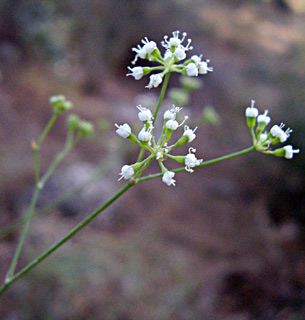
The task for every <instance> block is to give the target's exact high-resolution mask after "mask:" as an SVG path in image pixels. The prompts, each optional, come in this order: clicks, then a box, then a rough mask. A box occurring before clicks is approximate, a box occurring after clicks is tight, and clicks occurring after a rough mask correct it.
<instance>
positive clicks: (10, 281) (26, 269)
mask: <svg viewBox="0 0 305 320" xmlns="http://www.w3.org/2000/svg"><path fill="white" fill-rule="evenodd" d="M133 185H134V183H132V182H131V181H129V182H128V183H127V184H126V185H125V186H124V187H123V188H121V189H120V190H119V191H118V192H117V193H116V194H115V195H114V196H113V197H111V198H110V199H109V200H108V201H107V202H106V203H105V204H104V205H103V206H101V207H100V208H99V209H97V210H96V211H95V212H93V213H92V214H90V215H89V216H88V217H87V218H85V219H84V220H83V221H82V222H80V223H79V224H78V225H77V226H76V227H75V228H74V229H73V230H71V231H70V232H69V233H68V234H67V235H66V236H64V237H63V238H62V239H61V240H60V241H59V242H57V243H56V244H54V245H53V246H51V247H50V248H49V249H48V250H46V251H45V252H44V253H42V254H41V255H40V256H39V257H38V258H36V259H35V260H33V261H32V262H30V263H29V264H28V265H27V266H26V267H24V268H23V269H22V270H20V271H19V272H18V273H16V274H15V275H14V276H13V277H12V278H6V280H5V282H4V284H3V285H2V286H1V287H0V295H1V294H2V293H3V292H4V291H6V290H7V289H8V288H9V287H10V286H11V285H12V284H13V283H14V282H15V281H16V280H18V279H19V278H21V277H22V276H24V275H25V274H26V273H28V272H29V271H30V270H32V269H33V268H34V267H35V266H36V265H37V264H39V263H40V262H42V261H43V260H45V259H46V258H47V257H48V256H49V255H50V254H51V253H52V252H54V251H55V250H56V249H58V248H59V247H61V246H62V245H63V244H64V243H65V242H67V241H68V240H69V239H70V238H71V237H73V236H74V235H75V234H76V233H77V232H78V231H80V230H81V229H83V228H84V227H85V226H86V225H87V224H88V223H89V222H91V221H92V220H93V219H94V218H95V217H96V216H97V215H98V214H99V213H101V212H102V211H104V210H105V209H106V208H107V207H109V206H110V205H111V204H112V203H113V202H114V201H115V200H117V199H118V198H119V197H120V196H121V195H123V194H124V193H125V192H126V191H127V190H128V189H130V188H131V187H132V186H133Z"/></svg>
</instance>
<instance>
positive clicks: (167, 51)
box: [163, 49, 173, 60]
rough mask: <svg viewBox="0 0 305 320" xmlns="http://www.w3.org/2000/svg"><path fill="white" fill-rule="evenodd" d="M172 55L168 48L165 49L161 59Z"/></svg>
mask: <svg viewBox="0 0 305 320" xmlns="http://www.w3.org/2000/svg"><path fill="white" fill-rule="evenodd" d="M172 55H173V53H172V52H171V51H170V49H167V50H166V51H165V53H164V57H163V59H164V60H167V59H169V58H171V57H172Z"/></svg>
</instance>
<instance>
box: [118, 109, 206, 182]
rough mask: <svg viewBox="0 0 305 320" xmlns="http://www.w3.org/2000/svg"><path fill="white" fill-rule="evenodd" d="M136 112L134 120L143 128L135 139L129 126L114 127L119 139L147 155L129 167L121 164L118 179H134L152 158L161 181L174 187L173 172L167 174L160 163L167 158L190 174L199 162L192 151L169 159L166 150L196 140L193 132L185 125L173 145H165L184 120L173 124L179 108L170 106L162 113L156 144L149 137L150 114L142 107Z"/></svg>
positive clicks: (151, 123) (191, 149) (151, 130)
mask: <svg viewBox="0 0 305 320" xmlns="http://www.w3.org/2000/svg"><path fill="white" fill-rule="evenodd" d="M137 109H138V110H139V113H138V117H139V119H140V121H142V122H143V128H142V129H141V130H140V132H139V133H138V135H137V136H136V135H135V134H134V133H133V132H132V130H131V128H130V126H129V125H128V124H127V123H124V124H123V125H117V124H115V126H116V127H117V130H116V132H117V134H118V135H119V136H121V137H122V138H125V139H128V140H130V141H132V142H134V143H136V144H138V145H140V146H141V147H143V148H145V149H146V150H147V151H148V152H149V153H150V155H149V156H148V157H147V158H146V159H144V160H143V161H139V162H136V163H134V164H133V165H124V166H123V167H122V169H121V173H120V175H121V177H120V179H119V180H121V179H123V178H124V179H131V178H137V177H138V176H139V175H140V174H141V173H142V171H143V170H144V169H145V168H146V166H147V165H148V164H149V163H150V162H151V161H152V160H153V159H156V160H157V161H158V163H159V165H160V167H161V170H162V173H163V177H162V181H163V182H164V183H166V184H167V185H168V186H171V185H175V182H176V181H175V179H174V176H175V173H174V172H172V171H169V170H168V169H167V168H166V167H165V166H164V161H165V160H166V159H167V158H171V159H173V160H175V161H177V162H179V163H183V164H184V165H185V170H186V171H188V172H193V171H194V170H193V169H194V167H196V166H198V165H200V164H201V162H202V160H201V159H197V158H196V156H195V154H194V152H195V151H196V149H194V148H192V147H190V148H189V153H188V154H187V155H185V156H173V155H171V154H170V151H171V150H173V149H174V148H175V147H178V146H183V145H185V144H186V143H188V142H192V141H193V140H194V139H195V138H196V134H195V131H196V129H197V127H196V128H195V129H193V130H192V129H190V128H189V127H188V126H187V125H185V126H184V132H183V134H182V136H181V137H180V139H179V140H178V141H176V143H175V144H172V145H168V142H169V140H170V138H171V135H172V133H173V132H174V131H175V130H177V129H178V128H179V127H181V126H182V125H183V124H184V122H185V121H186V120H187V118H188V117H185V118H184V119H183V121H182V122H181V123H179V122H178V121H177V116H178V113H179V112H180V111H181V109H182V108H179V107H175V106H174V105H173V107H172V108H171V109H170V110H166V111H165V112H164V114H163V129H162V133H161V136H160V138H159V140H158V141H157V140H156V139H155V137H154V135H153V129H154V126H153V122H152V119H153V117H152V113H151V110H149V109H147V108H145V107H142V106H141V105H139V106H137Z"/></svg>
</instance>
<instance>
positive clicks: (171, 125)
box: [165, 120, 179, 131]
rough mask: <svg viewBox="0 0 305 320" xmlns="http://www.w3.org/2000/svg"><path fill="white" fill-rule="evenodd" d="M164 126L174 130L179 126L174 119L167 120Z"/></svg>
mask: <svg viewBox="0 0 305 320" xmlns="http://www.w3.org/2000/svg"><path fill="white" fill-rule="evenodd" d="M165 126H166V128H167V129H169V130H173V131H175V130H177V128H178V127H179V124H178V122H177V121H176V120H168V121H167V122H166V125H165Z"/></svg>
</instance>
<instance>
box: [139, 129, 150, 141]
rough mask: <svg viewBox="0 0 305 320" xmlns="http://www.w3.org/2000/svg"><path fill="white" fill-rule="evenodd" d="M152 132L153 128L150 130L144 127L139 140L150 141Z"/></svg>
mask: <svg viewBox="0 0 305 320" xmlns="http://www.w3.org/2000/svg"><path fill="white" fill-rule="evenodd" d="M151 131H152V127H150V128H149V129H146V127H145V126H144V127H143V129H142V130H141V131H140V132H139V134H138V139H139V140H140V141H143V142H146V141H150V140H151V138H152V135H151Z"/></svg>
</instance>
